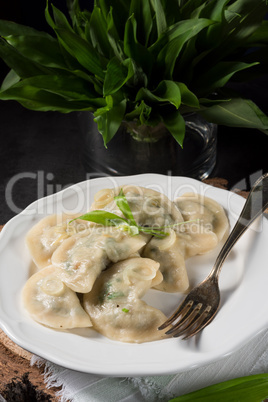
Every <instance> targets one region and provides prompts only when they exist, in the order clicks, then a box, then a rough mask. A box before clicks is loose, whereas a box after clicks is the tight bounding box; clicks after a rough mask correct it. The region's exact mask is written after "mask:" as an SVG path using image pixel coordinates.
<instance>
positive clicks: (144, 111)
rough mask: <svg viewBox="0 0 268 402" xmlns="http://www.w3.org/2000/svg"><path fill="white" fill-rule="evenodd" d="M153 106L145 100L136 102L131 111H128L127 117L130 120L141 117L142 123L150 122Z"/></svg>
mask: <svg viewBox="0 0 268 402" xmlns="http://www.w3.org/2000/svg"><path fill="white" fill-rule="evenodd" d="M151 111H152V108H151V106H149V105H147V104H146V103H145V102H144V100H142V101H141V102H140V103H139V104H136V105H135V107H134V109H133V110H132V111H131V112H128V113H126V115H125V118H126V120H128V121H132V120H136V119H139V121H140V122H141V124H148V123H149V122H148V120H149V118H150V114H151Z"/></svg>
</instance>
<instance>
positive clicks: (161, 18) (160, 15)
mask: <svg viewBox="0 0 268 402" xmlns="http://www.w3.org/2000/svg"><path fill="white" fill-rule="evenodd" d="M151 3H152V6H153V8H154V11H155V17H156V26H157V33H158V37H160V36H161V34H162V33H163V32H164V31H165V30H166V29H167V22H166V17H165V13H164V10H163V7H162V4H161V0H151Z"/></svg>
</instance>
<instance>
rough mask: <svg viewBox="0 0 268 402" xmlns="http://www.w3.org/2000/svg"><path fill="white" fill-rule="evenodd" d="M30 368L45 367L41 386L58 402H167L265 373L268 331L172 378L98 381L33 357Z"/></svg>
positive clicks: (108, 378) (105, 378)
mask: <svg viewBox="0 0 268 402" xmlns="http://www.w3.org/2000/svg"><path fill="white" fill-rule="evenodd" d="M31 364H32V365H34V364H37V365H38V366H42V365H45V372H44V377H45V382H46V384H47V386H48V387H53V386H61V387H62V389H61V390H60V391H59V392H58V396H59V397H60V398H61V401H62V402H65V401H67V400H69V401H72V402H157V401H159V402H160V401H161V402H167V401H168V400H169V399H171V398H172V397H176V396H180V395H184V394H186V393H189V392H192V391H195V390H197V389H200V388H203V387H205V386H208V385H212V384H216V383H218V382H222V381H226V380H230V379H233V378H237V377H243V376H246V375H251V374H259V373H265V372H268V330H265V331H263V332H262V333H261V334H259V335H258V336H256V337H255V338H254V339H253V340H251V341H250V342H249V343H247V344H246V345H245V346H243V347H242V348H241V349H240V350H238V351H236V352H234V353H233V354H231V355H229V356H227V357H225V358H224V359H221V360H220V361H216V362H214V363H210V364H209V365H206V366H203V367H199V368H197V369H192V370H189V371H187V372H184V373H179V374H175V375H165V376H153V377H136V378H129V377H125V378H122V377H120V378H113V377H102V376H99V375H93V374H85V373H80V372H77V371H73V370H69V369H65V368H63V367H60V366H58V365H56V364H53V363H51V362H48V361H45V360H44V359H41V358H39V357H37V356H33V358H32V361H31Z"/></svg>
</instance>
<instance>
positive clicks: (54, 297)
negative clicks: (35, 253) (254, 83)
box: [22, 265, 92, 329]
mask: <svg viewBox="0 0 268 402" xmlns="http://www.w3.org/2000/svg"><path fill="white" fill-rule="evenodd" d="M22 301H23V304H24V307H25V309H26V310H27V311H28V312H29V314H30V315H31V316H32V318H33V319H34V320H35V321H37V322H39V323H40V324H43V325H46V326H48V327H52V328H56V329H68V328H80V327H81V328H83V327H90V326H92V323H91V321H90V318H89V316H88V314H87V313H86V312H85V310H84V309H83V307H82V306H81V303H80V301H79V299H78V297H77V295H76V293H75V292H74V291H72V290H71V289H69V288H68V287H67V286H66V285H65V284H64V283H63V282H62V281H61V279H60V277H59V269H57V268H55V267H53V266H52V265H51V266H48V267H46V268H43V269H42V270H40V271H38V272H37V273H35V274H34V275H32V276H31V277H30V278H29V279H28V281H27V282H26V284H25V286H24V288H23V291H22Z"/></svg>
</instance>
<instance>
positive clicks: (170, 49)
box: [150, 18, 214, 79]
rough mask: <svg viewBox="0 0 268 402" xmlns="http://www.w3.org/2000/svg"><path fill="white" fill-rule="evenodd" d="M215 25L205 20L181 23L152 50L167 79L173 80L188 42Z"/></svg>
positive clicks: (172, 28) (167, 32)
mask: <svg viewBox="0 0 268 402" xmlns="http://www.w3.org/2000/svg"><path fill="white" fill-rule="evenodd" d="M213 23H214V22H213V21H211V20H207V19H204V18H201V19H199V20H186V21H180V22H178V23H176V24H174V26H173V27H171V28H170V29H168V30H167V31H166V32H165V33H164V35H162V36H161V37H160V39H159V41H157V42H156V43H155V45H153V46H152V47H151V48H150V49H151V52H152V53H153V54H155V53H157V64H158V66H159V68H160V69H161V70H163V73H162V74H163V76H164V77H165V78H167V79H171V78H172V75H173V70H174V66H175V63H176V60H177V58H178V57H179V55H180V52H181V50H182V48H183V46H184V45H185V44H186V43H187V41H188V40H189V39H191V38H192V37H194V36H195V35H197V34H198V33H199V32H200V31H202V29H204V28H206V27H208V26H209V25H211V24H213Z"/></svg>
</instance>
